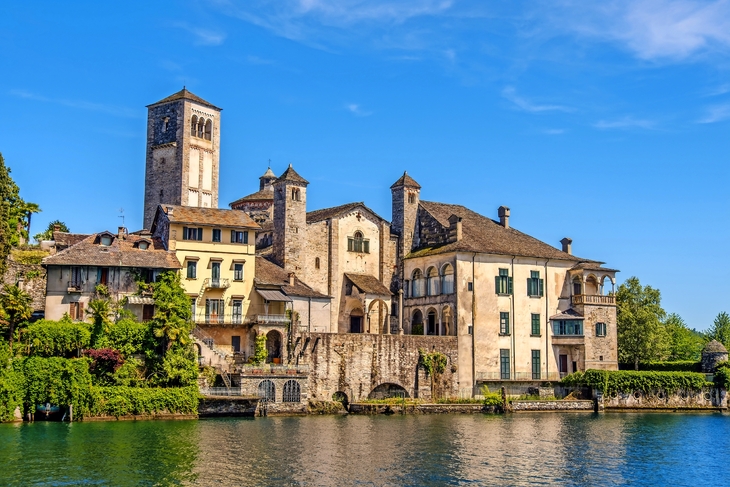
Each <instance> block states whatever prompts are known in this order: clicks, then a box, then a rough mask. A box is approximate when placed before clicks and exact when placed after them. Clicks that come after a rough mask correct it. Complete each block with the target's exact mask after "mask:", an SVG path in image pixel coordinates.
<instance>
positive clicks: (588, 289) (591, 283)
mask: <svg viewBox="0 0 730 487" xmlns="http://www.w3.org/2000/svg"><path fill="white" fill-rule="evenodd" d="M584 289H585V291H584V292H583V294H590V295H596V294H598V278H597V277H596V276H595V275H594V274H589V275H588V277H586V281H585V287H584Z"/></svg>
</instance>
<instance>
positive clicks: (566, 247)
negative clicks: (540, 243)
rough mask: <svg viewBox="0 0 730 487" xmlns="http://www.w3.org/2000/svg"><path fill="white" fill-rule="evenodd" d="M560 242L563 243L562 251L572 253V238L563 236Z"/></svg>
mask: <svg viewBox="0 0 730 487" xmlns="http://www.w3.org/2000/svg"><path fill="white" fill-rule="evenodd" d="M560 243H561V244H563V252H565V253H566V254H570V255H573V248H572V247H573V239H570V238H568V237H565V238H564V239H563V240H561V241H560Z"/></svg>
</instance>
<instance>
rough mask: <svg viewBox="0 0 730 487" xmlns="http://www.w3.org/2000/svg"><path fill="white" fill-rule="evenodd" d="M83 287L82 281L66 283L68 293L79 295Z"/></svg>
mask: <svg viewBox="0 0 730 487" xmlns="http://www.w3.org/2000/svg"><path fill="white" fill-rule="evenodd" d="M83 286H84V282H83V281H68V284H67V287H68V292H70V293H74V292H75V293H80V292H81V289H82V288H83Z"/></svg>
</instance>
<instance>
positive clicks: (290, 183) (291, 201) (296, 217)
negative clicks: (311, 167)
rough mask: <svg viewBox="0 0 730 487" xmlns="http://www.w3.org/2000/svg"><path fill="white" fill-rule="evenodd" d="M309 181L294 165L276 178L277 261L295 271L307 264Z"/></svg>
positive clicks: (275, 249)
mask: <svg viewBox="0 0 730 487" xmlns="http://www.w3.org/2000/svg"><path fill="white" fill-rule="evenodd" d="M308 184H309V182H308V181H307V180H306V179H304V178H303V177H301V176H300V175H299V174H297V172H296V171H295V170H294V168H293V167H292V166H291V164H289V167H288V168H287V170H286V171H284V174H282V175H281V176H279V178H278V179H277V180H276V181H274V260H275V261H276V263H277V264H279V265H280V266H282V267H283V268H284V269H285V270H287V271H289V272H294V273H296V272H299V271H300V270H301V269H302V267H303V265H304V258H305V256H304V251H305V246H306V243H307V236H306V231H307V185H308Z"/></svg>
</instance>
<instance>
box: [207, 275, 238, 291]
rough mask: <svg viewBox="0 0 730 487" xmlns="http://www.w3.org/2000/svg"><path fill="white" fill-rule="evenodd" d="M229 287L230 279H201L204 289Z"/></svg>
mask: <svg viewBox="0 0 730 487" xmlns="http://www.w3.org/2000/svg"><path fill="white" fill-rule="evenodd" d="M229 287H231V281H230V279H215V278H212V277H206V278H205V280H204V281H203V288H205V289H228V288H229Z"/></svg>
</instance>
